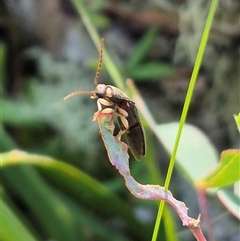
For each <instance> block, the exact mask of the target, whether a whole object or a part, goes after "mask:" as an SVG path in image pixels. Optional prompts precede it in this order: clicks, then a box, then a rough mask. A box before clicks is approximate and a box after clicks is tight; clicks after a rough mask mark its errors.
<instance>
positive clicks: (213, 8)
mask: <svg viewBox="0 0 240 241" xmlns="http://www.w3.org/2000/svg"><path fill="white" fill-rule="evenodd" d="M217 5H218V0H212V3H211V6H210V10H209V14H208V17H207V21H206V25H205V28H204V31H203V35H202V39H201V42H200V46H199V49H198V53H197V57H196V61H195V64H194V68H193V72H192V76H191V79H190V84H189V87H188V91H187V95H186V99H185V102H184V106H183V111H182V115H181V118H180V124H179V129H178V132H177V137H176V141H175V144H174V149H173V154H172V156H171V159H170V164H169V168H168V172H167V176H166V181H165V184H164V187H165V188H166V189H168V187H169V184H170V180H171V176H172V172H173V168H174V164H175V159H176V153H177V149H178V146H179V142H180V137H181V133H182V129H183V126H184V123H185V121H186V117H187V113H188V109H189V106H190V102H191V99H192V94H193V90H194V87H195V83H196V80H197V75H198V72H199V68H200V66H201V63H202V59H203V55H204V51H205V48H206V44H207V40H208V37H209V33H210V30H211V26H212V23H213V19H214V15H215V12H216V9H217ZM164 204H165V203H164V202H163V201H161V202H160V206H159V210H158V215H157V219H156V222H155V227H154V231H153V236H152V241H155V240H156V239H157V233H158V230H159V226H160V221H161V217H162V213H163V208H164Z"/></svg>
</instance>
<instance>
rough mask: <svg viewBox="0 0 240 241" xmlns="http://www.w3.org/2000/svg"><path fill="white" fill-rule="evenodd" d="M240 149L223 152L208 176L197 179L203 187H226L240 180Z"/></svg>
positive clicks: (198, 183)
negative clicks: (217, 163)
mask: <svg viewBox="0 0 240 241" xmlns="http://www.w3.org/2000/svg"><path fill="white" fill-rule="evenodd" d="M239 171H240V150H227V151H223V152H222V154H221V159H220V163H219V165H217V166H216V167H215V168H214V169H213V170H211V172H210V173H208V175H207V176H205V177H203V178H201V179H200V180H198V181H197V185H198V186H200V187H201V188H209V187H225V186H228V185H231V184H233V183H234V182H236V181H238V180H240V175H239Z"/></svg>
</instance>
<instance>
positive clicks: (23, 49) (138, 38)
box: [0, 0, 240, 241]
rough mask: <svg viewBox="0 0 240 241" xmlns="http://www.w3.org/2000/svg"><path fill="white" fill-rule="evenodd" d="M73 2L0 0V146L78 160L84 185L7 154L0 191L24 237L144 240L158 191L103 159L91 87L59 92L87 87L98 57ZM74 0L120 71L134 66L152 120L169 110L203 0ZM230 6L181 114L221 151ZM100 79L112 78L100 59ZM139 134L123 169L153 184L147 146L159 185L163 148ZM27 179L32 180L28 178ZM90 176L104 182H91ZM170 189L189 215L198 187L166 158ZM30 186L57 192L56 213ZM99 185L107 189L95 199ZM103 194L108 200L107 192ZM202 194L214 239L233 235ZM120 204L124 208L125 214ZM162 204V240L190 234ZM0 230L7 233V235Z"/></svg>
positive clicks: (234, 22)
mask: <svg viewBox="0 0 240 241" xmlns="http://www.w3.org/2000/svg"><path fill="white" fill-rule="evenodd" d="M79 1H80V0H79ZM74 2H77V1H70V0H68V1H66V0H51V1H50V0H35V1H33V0H18V1H16V0H5V1H4V0H2V1H0V6H1V10H0V12H1V23H0V32H1V35H0V36H1V37H0V38H1V39H0V48H1V49H0V51H1V89H0V94H1V105H2V113H1V133H2V134H1V139H2V140H1V152H2V153H3V152H4V153H5V152H9V151H12V150H14V149H18V150H22V151H24V152H26V153H27V155H29V158H31V155H32V154H36V155H42V156H48V157H51V158H52V159H53V160H55V161H56V162H57V160H60V161H61V163H62V162H63V163H65V164H67V165H66V167H65V166H64V164H59V163H58V162H57V164H56V165H59V166H58V168H59V169H61V170H62V168H63V169H64V168H66V171H67V170H68V168H69V172H70V173H71V174H69V175H72V177H73V176H74V175H75V174H74V173H75V172H76V175H79V178H80V182H81V183H83V182H84V180H86V182H88V184H89V187H91V185H92V187H93V190H92V189H91V188H89V189H87V188H85V189H84V188H83V189H82V190H84V193H83V191H81V187H80V186H79V187H74V181H73V179H71V180H70V181H69V183H68V181H66V180H65V179H64V178H63V175H60V174H59V176H58V173H57V170H59V169H58V168H56V169H55V170H53V171H52V172H51V173H50V172H47V171H46V170H44V168H42V167H41V164H39V165H40V166H39V165H36V166H35V167H32V166H31V165H30V167H29V166H27V168H26V166H25V167H24V168H23V169H22V167H21V166H18V167H14V166H11V165H10V166H9V167H7V168H6V170H5V169H4V172H3V178H2V181H1V196H2V197H4V200H7V201H8V205H9V207H10V209H11V214H12V215H15V218H16V217H17V218H18V220H19V221H20V224H21V225H22V226H24V227H25V229H26V230H28V232H29V233H30V237H31V238H32V239H31V238H29V239H27V238H25V239H23V240H25V241H26V240H112V238H113V235H114V239H115V240H117V239H119V240H150V239H151V233H152V230H153V226H154V222H155V217H156V213H157V208H158V202H155V201H154V202H150V201H142V200H137V199H136V198H135V197H133V196H132V195H131V194H130V193H129V192H128V190H127V189H126V187H125V186H124V182H123V180H122V178H121V177H120V176H119V174H118V172H117V171H116V170H115V168H113V167H112V166H111V164H110V163H109V161H108V158H107V154H106V150H105V149H104V146H103V143H102V141H101V138H100V136H99V130H98V126H97V124H96V123H94V122H92V116H93V113H94V112H95V111H96V110H97V107H96V102H95V101H94V100H91V99H90V98H89V96H77V97H74V98H72V99H70V100H68V101H63V98H64V97H65V96H66V95H67V94H69V93H71V92H73V91H75V90H93V89H94V88H95V86H94V83H93V80H94V77H95V73H96V70H97V65H98V61H99V49H97V48H96V47H95V46H94V44H93V42H92V40H91V37H90V36H89V33H88V32H87V30H86V28H85V26H84V23H83V21H82V19H81V16H80V15H79V13H78V11H77V10H76V8H75V5H74ZM80 2H82V4H84V5H85V6H86V8H87V10H88V14H89V16H90V18H91V21H92V23H93V25H94V26H95V28H96V29H97V30H98V32H99V35H100V36H101V37H104V39H105V46H104V47H105V48H106V49H107V50H108V52H109V54H110V55H111V57H112V58H113V59H114V62H115V64H116V65H117V66H118V68H119V69H120V71H121V73H122V75H123V77H124V79H126V78H128V77H130V78H133V80H134V82H135V84H136V86H137V87H138V89H139V91H140V93H141V95H142V97H143V99H144V101H145V102H146V104H147V105H148V107H149V109H150V110H151V113H152V115H153V116H154V118H155V120H156V121H157V122H158V123H168V122H172V121H179V118H180V115H181V111H182V107H183V103H184V99H185V95H186V91H187V88H188V84H189V79H190V77H191V73H192V68H193V65H194V61H195V58H196V54H197V50H198V46H199V42H200V39H201V36H202V30H203V27H204V24H205V22H206V18H207V14H208V11H209V6H210V3H209V1H206V0H192V1H188V0H182V1H181V0H178V1H177V0H171V1H166V0H158V1H155V0H151V1H142V0H132V1H131V0H130V1H119V0H111V1H109V0H98V1H96V0H95V1H94V0H89V1H80ZM239 13H240V4H239V1H238V0H228V1H226V0H221V1H219V5H218V9H217V13H216V16H215V19H214V24H213V28H212V30H211V34H210V38H209V41H208V44H207V48H206V52H205V55H204V59H203V64H202V67H201V70H200V73H199V76H198V80H197V84H196V88H195V92H194V95H193V99H192V103H191V107H190V111H189V115H188V118H187V122H188V123H191V124H193V125H195V126H197V127H199V128H200V129H201V130H202V131H203V132H204V133H206V134H207V136H208V137H209V138H210V140H211V141H212V143H213V145H214V146H215V148H216V149H217V151H218V152H219V153H220V152H221V151H223V150H225V149H228V148H237V146H238V145H239V134H238V132H237V131H236V125H235V123H234V120H233V117H232V116H233V114H235V113H237V112H239V106H240V105H239V104H240V97H239V93H240V84H239V83H240V82H239V80H240V73H239V71H240V61H239V59H240V58H239V54H240V14H239ZM139 46H140V47H139ZM140 50H142V53H140V54H139V52H141V51H140ZM139 56H140V57H139ZM103 58H104V53H103ZM123 82H124V80H123ZM99 83H104V84H112V85H114V83H113V82H112V80H111V79H110V77H109V75H108V73H107V71H106V69H105V67H104V65H103V68H102V71H101V75H100V78H99ZM146 136H147V142H148V146H149V148H148V150H149V152H150V153H148V155H149V156H147V157H146V159H143V160H142V161H141V162H136V161H134V160H131V163H130V166H131V171H132V175H133V176H134V177H135V178H136V180H138V181H139V182H140V183H143V184H147V183H152V184H154V182H156V180H154V178H153V176H152V175H151V172H150V171H149V169H148V167H147V165H146V162H147V158H152V159H154V163H155V168H156V170H157V172H158V174H159V176H160V179H161V180H162V182H161V183H158V184H160V185H163V180H164V178H165V173H166V170H167V168H168V162H169V156H168V155H167V154H165V151H164V149H163V147H162V146H161V145H160V144H159V142H158V141H157V140H156V138H155V137H154V135H153V134H152V132H151V131H150V130H149V129H148V128H147V129H146ZM19 155H21V154H19ZM130 159H133V158H130ZM11 162H14V159H12V160H11ZM61 165H63V166H61ZM28 168H30V169H28ZM71 168H72V169H71ZM78 171H79V172H81V173H82V175H83V176H80V173H78ZM84 175H86V176H87V177H85V176H84ZM53 176H54V177H53ZM24 178H25V179H24ZM88 178H89V179H88ZM53 179H54V180H53ZM56 180H57V181H56ZM21 182H22V184H21ZM65 182H66V183H67V184H69V186H68V185H67V184H66V183H65ZM31 183H35V184H36V185H32V186H31V187H28V185H30V184H31ZM23 184H26V186H24V185H23ZM155 184H156V183H155ZM18 185H19V186H18ZM96 185H100V186H101V187H100V186H99V190H104V191H103V193H101V194H99V193H98V194H96V193H97V190H96V191H95V190H94V188H96ZM85 187H87V186H85ZM28 188H29V189H28ZM31 188H32V189H31ZM38 188H39V189H38ZM77 188H78V189H79V190H78V191H76V189H77ZM101 188H103V189H101ZM66 189H67V190H66ZM29 190H30V191H29ZM38 190H41V195H40V191H38ZM44 190H46V192H44ZM106 190H108V191H106ZM109 190H110V191H109ZM170 190H171V191H172V192H173V193H174V196H175V197H176V198H178V199H179V200H182V201H184V202H185V203H186V205H187V206H188V207H189V210H190V216H194V217H196V216H197V215H198V213H199V212H200V211H199V207H198V201H197V195H196V190H194V187H193V186H192V185H191V184H190V183H189V182H188V181H187V179H186V178H185V177H184V173H183V172H181V170H178V169H176V170H175V172H174V175H173V177H172V182H171V187H170ZM78 192H79V193H80V194H79V193H78ZM105 192H106V193H107V194H106V193H105ZM108 192H109V193H110V194H108ZM35 194H36V196H35ZM38 195H39V198H40V199H41V198H42V197H44V198H46V197H49V199H48V200H47V201H46V200H45V201H46V203H47V204H48V205H49V206H48V208H49V210H52V209H51V207H52V208H54V207H59V206H58V205H60V204H59V203H58V204H56V203H54V200H58V201H59V202H61V205H62V206H61V205H60V206H61V207H62V208H63V209H64V210H65V211H64V212H59V210H56V212H55V214H56V217H55V218H56V219H53V218H52V216H51V217H50V218H49V217H48V215H47V210H48V209H47V208H45V206H44V205H43V204H42V203H41V202H40V201H39V202H38V200H37V199H38ZM48 195H49V196H48ZM51 195H53V196H54V197H51ZM101 195H102V196H104V195H106V196H107V197H108V198H106V200H105V199H104V198H103V199H101V197H102V196H101ZM111 195H113V196H111ZM114 198H116V200H115V199H114ZM100 199H101V201H102V203H101V202H100V201H99V200H100ZM111 199H112V200H115V201H114V202H116V205H113V204H112V202H108V201H110V200H111ZM104 200H105V201H104ZM107 200H108V201H107ZM208 201H209V203H208V206H209V212H210V216H211V220H212V223H213V229H214V235H215V238H216V240H219V241H223V240H229V241H236V240H239V232H238V227H239V226H238V225H239V223H238V221H237V220H236V219H235V218H234V217H233V216H232V215H231V214H230V213H228V211H227V210H226V209H225V207H224V206H223V205H222V204H221V203H220V202H219V200H218V199H217V198H216V197H214V196H212V197H210V198H209V200H208ZM41 205H42V206H41ZM118 205H119V206H118ZM110 206H114V207H115V208H110ZM118 207H119V209H118ZM120 207H121V208H120ZM123 207H124V208H123ZM108 209H111V210H108ZM122 209H124V210H125V211H126V212H128V211H127V210H129V213H128V214H126V215H125V216H124V215H123V214H122V212H123V211H122ZM40 210H43V211H40ZM167 210H168V212H169V213H170V216H171V219H172V220H173V221H174V222H173V223H172V224H171V225H174V230H175V231H176V237H175V239H172V240H186V241H187V240H189V241H190V240H195V239H194V237H193V236H192V234H191V233H190V232H189V230H188V229H187V228H186V227H182V224H181V222H180V219H179V218H178V217H177V215H176V214H175V213H174V212H173V210H172V209H171V208H168V209H167ZM49 212H51V211H49ZM66 213H68V215H69V216H65V214H66ZM9 217H11V215H10V214H9ZM67 217H68V218H67ZM80 217H81V218H80ZM48 218H49V219H48ZM50 220H52V221H50ZM54 220H58V221H56V223H54ZM51 222H53V223H51ZM6 223H7V221H6ZM2 225H3V228H4V223H2ZM65 225H68V226H67V227H68V228H67V230H65V229H66V226H65ZM167 225H168V223H167V221H166V220H165V219H163V225H162V226H161V229H160V232H159V240H169V239H167V238H166V231H165V229H166V226H167ZM64 226H65V228H64ZM172 227H173V226H171V228H172ZM54 228H55V229H56V230H55V231H53V230H54ZM16 230H17V227H16ZM19 230H21V229H19ZM203 230H204V224H203ZM68 232H69V233H68ZM64 235H65V236H64ZM66 237H67V239H66ZM3 240H4V241H5V240H13V241H15V240H16V239H15V240H14V239H11V235H10V236H9V239H3ZM19 240H20V239H19Z"/></svg>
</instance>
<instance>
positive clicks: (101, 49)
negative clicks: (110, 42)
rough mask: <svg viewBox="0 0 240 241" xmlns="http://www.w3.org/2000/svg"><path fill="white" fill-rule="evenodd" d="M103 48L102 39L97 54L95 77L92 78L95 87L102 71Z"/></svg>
mask: <svg viewBox="0 0 240 241" xmlns="http://www.w3.org/2000/svg"><path fill="white" fill-rule="evenodd" d="M103 46H104V38H102V39H101V45H100V53H99V63H98V68H97V72H96V75H95V78H94V84H95V86H97V85H98V77H99V75H100V72H101V69H102V58H103Z"/></svg>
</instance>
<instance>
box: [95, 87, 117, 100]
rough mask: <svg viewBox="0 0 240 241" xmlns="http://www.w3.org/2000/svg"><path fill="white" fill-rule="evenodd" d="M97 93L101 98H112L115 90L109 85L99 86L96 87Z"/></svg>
mask: <svg viewBox="0 0 240 241" xmlns="http://www.w3.org/2000/svg"><path fill="white" fill-rule="evenodd" d="M95 93H96V95H97V96H98V97H99V98H111V97H112V95H113V90H112V88H111V87H110V86H108V85H105V84H98V85H97V86H96V89H95Z"/></svg>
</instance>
